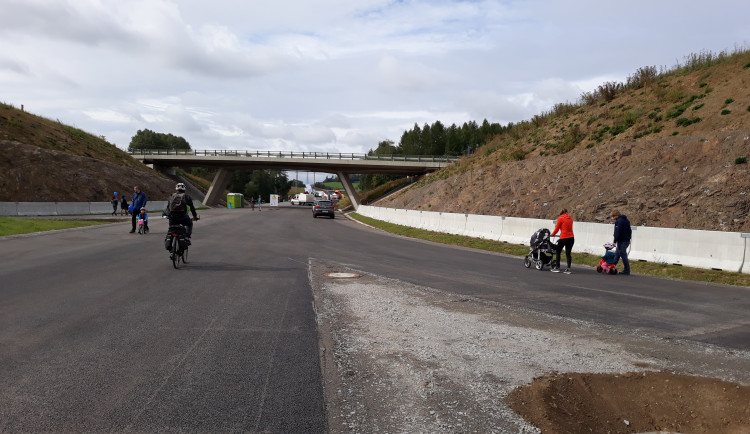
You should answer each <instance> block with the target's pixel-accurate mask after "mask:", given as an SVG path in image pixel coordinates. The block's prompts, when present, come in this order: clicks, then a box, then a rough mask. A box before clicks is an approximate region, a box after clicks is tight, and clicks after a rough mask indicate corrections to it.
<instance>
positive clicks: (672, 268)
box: [348, 213, 750, 286]
mask: <svg viewBox="0 0 750 434" xmlns="http://www.w3.org/2000/svg"><path fill="white" fill-rule="evenodd" d="M348 215H349V216H350V217H352V218H354V219H355V220H358V221H361V222H362V223H366V224H368V225H370V226H373V227H376V228H378V229H382V230H384V231H387V232H391V233H394V234H398V235H403V236H407V237H411V238H418V239H422V240H428V241H434V242H436V243H442V244H451V245H456V246H464V247H471V248H475V249H481V250H488V251H491V252H499V253H506V254H509V255H515V256H518V257H519V266H522V262H521V260H520V259H521V258H522V257H523V256H526V254H527V253H529V247H528V246H527V245H520V244H512V243H507V242H504V241H493V240H485V239H482V238H472V237H466V236H462V235H451V234H445V233H442V232H433V231H427V230H424V229H417V228H412V227H408V226H401V225H397V224H393V223H386V222H383V221H380V220H375V219H372V218H369V217H365V216H363V215H361V214H357V213H349V214H348ZM529 236H531V235H530V234H529ZM564 258H565V255H564V254H563V260H564ZM600 260H601V258H600V256H597V255H589V254H585V253H574V254H573V263H575V264H581V265H587V266H590V267H596V266H597V265H599V261H600ZM620 268H622V267H620ZM630 269H631V272H633V273H634V274H647V275H650V276H658V277H666V278H670V279H679V280H692V281H696V282H710V283H720V284H726V285H738V286H750V275H749V274H743V273H737V272H730V271H719V270H706V269H703V268H692V267H683V266H679V265H671V264H659V263H653V262H643V261H633V260H631V261H630ZM613 277H614V276H613Z"/></svg>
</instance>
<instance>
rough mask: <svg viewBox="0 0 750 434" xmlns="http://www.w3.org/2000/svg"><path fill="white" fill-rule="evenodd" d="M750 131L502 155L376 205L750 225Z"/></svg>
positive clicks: (732, 227)
mask: <svg viewBox="0 0 750 434" xmlns="http://www.w3.org/2000/svg"><path fill="white" fill-rule="evenodd" d="M748 154H750V130H743V131H735V132H724V133H713V134H703V135H700V136H692V137H673V138H657V139H651V140H640V141H634V142H628V143H613V144H608V145H601V146H597V147H594V148H590V149H577V150H574V151H571V152H569V153H567V154H562V155H556V156H550V157H546V158H535V159H530V160H523V161H515V162H507V163H496V164H494V165H491V166H486V167H481V168H477V169H473V170H469V171H467V172H464V173H461V174H457V175H454V176H452V177H449V178H446V179H441V180H436V181H434V182H430V183H425V184H424V185H420V184H419V183H418V184H416V185H415V186H413V187H412V188H409V189H406V190H403V191H401V192H399V193H397V194H395V195H393V196H391V197H389V198H387V199H385V200H382V201H380V202H378V203H377V205H378V206H386V207H395V208H406V209H421V210H427V211H440V212H458V213H469V214H484V215H502V216H512V217H531V218H550V219H554V218H556V217H557V215H558V214H559V211H560V210H561V209H562V208H567V209H568V210H569V212H570V214H571V215H572V216H573V217H574V219H575V220H578V221H587V222H605V221H606V220H607V217H608V216H609V213H610V212H611V211H612V210H613V209H619V210H620V211H621V212H623V213H624V214H627V215H628V216H629V218H630V220H631V223H633V224H636V225H646V226H658V227H676V228H689V229H705V230H722V231H744V232H750V219H749V218H748V212H750V169H749V168H748V164H746V163H745V164H742V163H740V164H737V163H736V162H735V160H736V159H737V158H738V157H741V156H746V155H748Z"/></svg>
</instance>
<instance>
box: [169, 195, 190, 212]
mask: <svg viewBox="0 0 750 434" xmlns="http://www.w3.org/2000/svg"><path fill="white" fill-rule="evenodd" d="M169 211H170V212H174V213H186V212H187V202H185V193H175V194H173V195H172V197H171V198H170V199H169Z"/></svg>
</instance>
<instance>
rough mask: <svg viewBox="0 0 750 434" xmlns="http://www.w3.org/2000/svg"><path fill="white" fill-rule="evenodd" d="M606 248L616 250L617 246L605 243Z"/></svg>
mask: <svg viewBox="0 0 750 434" xmlns="http://www.w3.org/2000/svg"><path fill="white" fill-rule="evenodd" d="M604 248H605V249H607V250H612V249H614V248H615V245H614V244H612V243H604Z"/></svg>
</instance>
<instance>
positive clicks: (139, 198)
mask: <svg viewBox="0 0 750 434" xmlns="http://www.w3.org/2000/svg"><path fill="white" fill-rule="evenodd" d="M133 191H134V193H133V201H132V203H133V209H134V210H136V209H137V210H140V209H141V208H145V207H146V201H147V199H146V193H144V192H142V191H141V187H138V186H137V185H136V186H135V187H133ZM132 214H133V229H131V230H130V233H131V234H132V233H134V232H135V224H136V221H137V220H138V212H135V211H134V212H133V213H132Z"/></svg>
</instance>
